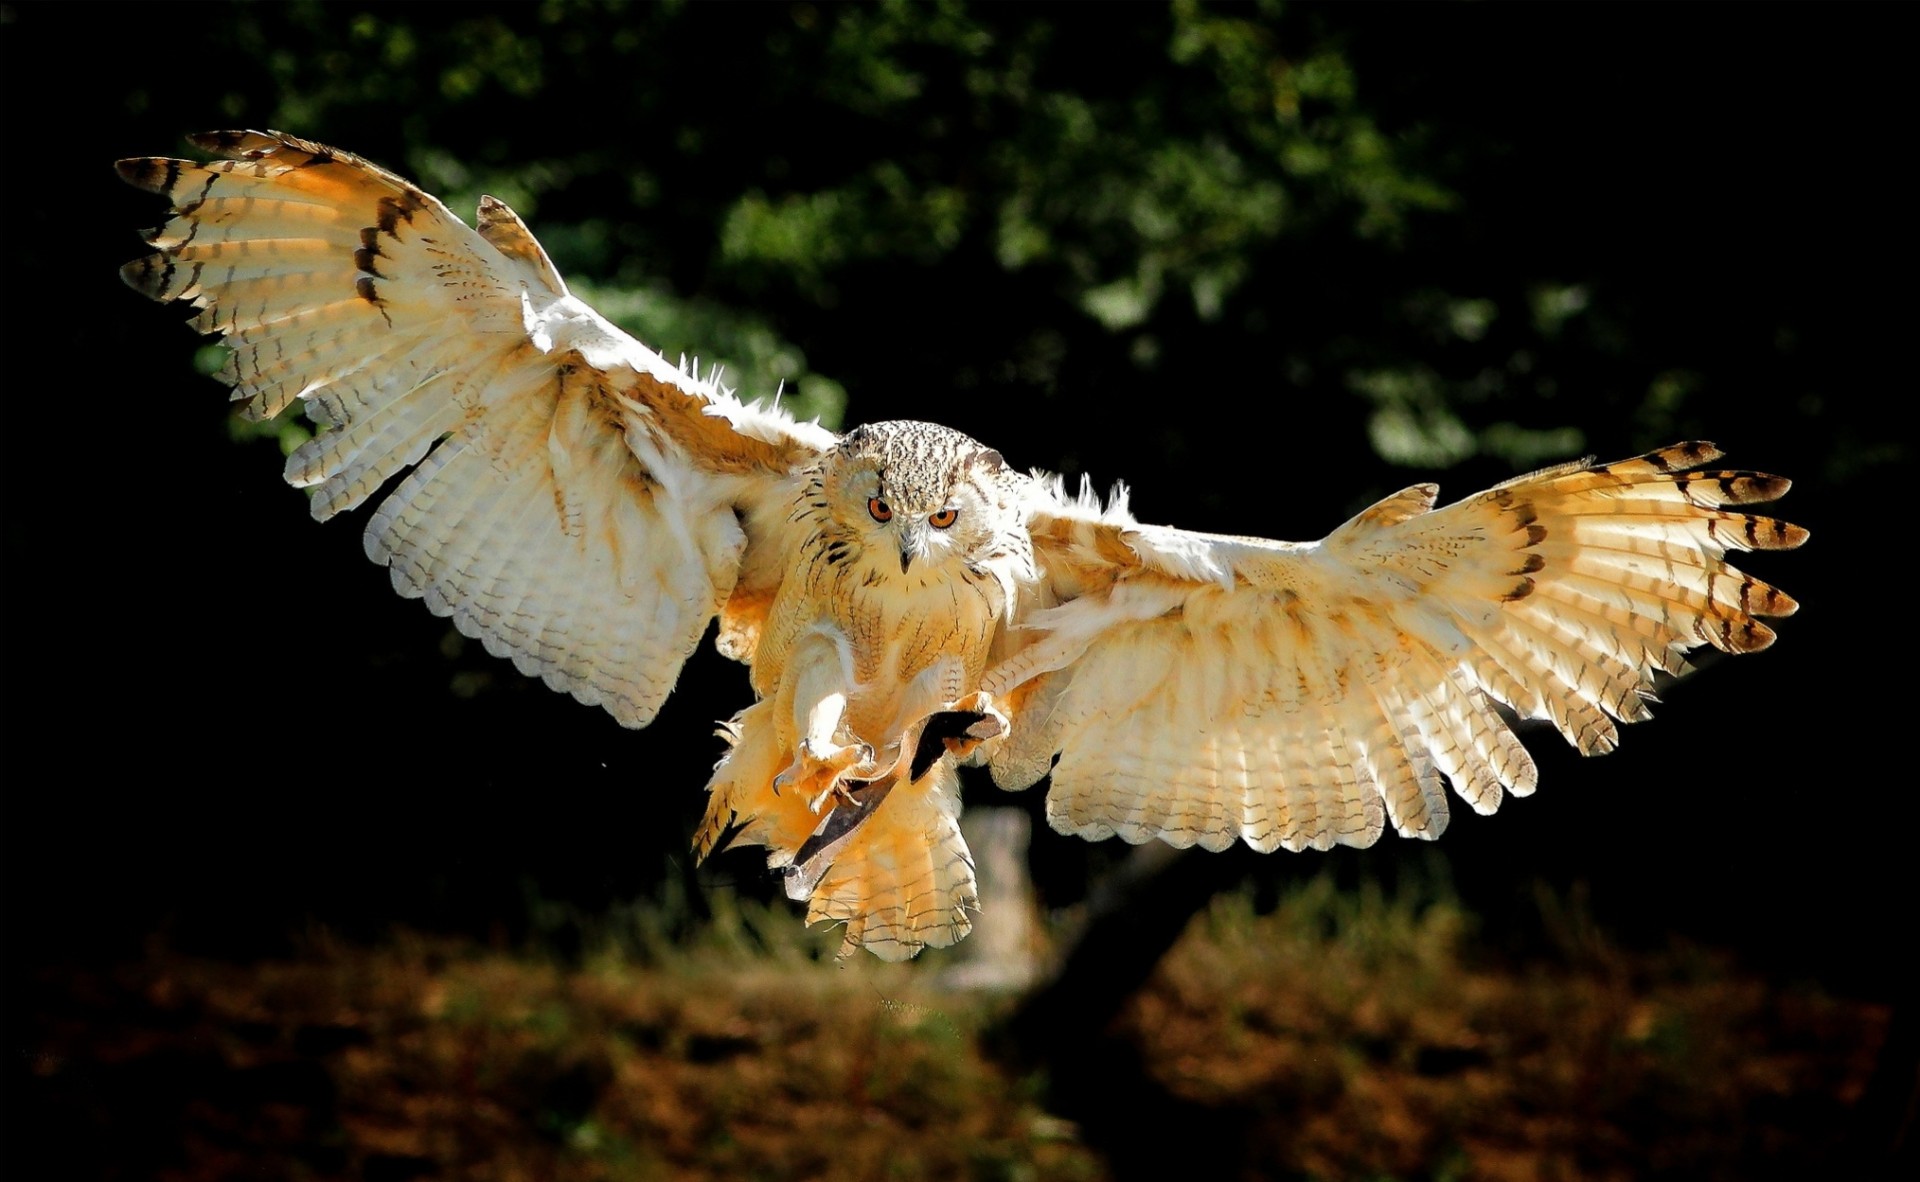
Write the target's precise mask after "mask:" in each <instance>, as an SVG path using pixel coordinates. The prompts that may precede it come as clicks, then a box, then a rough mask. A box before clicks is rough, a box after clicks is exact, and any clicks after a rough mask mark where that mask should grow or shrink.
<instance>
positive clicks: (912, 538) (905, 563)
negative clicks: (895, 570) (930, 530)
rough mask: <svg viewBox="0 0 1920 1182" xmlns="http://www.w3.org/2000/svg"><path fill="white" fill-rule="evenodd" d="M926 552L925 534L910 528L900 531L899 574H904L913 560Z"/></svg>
mask: <svg viewBox="0 0 1920 1182" xmlns="http://www.w3.org/2000/svg"><path fill="white" fill-rule="evenodd" d="M926 551H927V538H926V534H925V533H924V532H923V531H921V530H917V529H914V528H913V527H911V526H908V527H907V528H905V529H903V530H901V531H900V573H901V574H903V575H904V574H906V573H907V568H908V567H910V566H912V565H913V560H914V559H915V558H918V557H920V556H922V555H924V554H925V553H926Z"/></svg>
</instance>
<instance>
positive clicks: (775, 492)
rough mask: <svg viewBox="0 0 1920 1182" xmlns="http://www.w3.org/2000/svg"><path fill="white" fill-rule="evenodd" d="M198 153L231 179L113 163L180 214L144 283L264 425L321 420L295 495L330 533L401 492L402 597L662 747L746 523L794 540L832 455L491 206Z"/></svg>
mask: <svg viewBox="0 0 1920 1182" xmlns="http://www.w3.org/2000/svg"><path fill="white" fill-rule="evenodd" d="M194 143H195V144H196V145H197V146H199V147H200V148H202V149H204V150H206V151H207V152H209V153H211V154H213V155H215V156H219V157H222V159H217V160H214V161H212V162H210V163H204V164H202V163H194V162H191V161H185V160H167V159H139V160H127V161H122V162H121V163H120V166H119V169H120V174H121V176H122V177H123V178H125V179H126V180H127V181H129V182H130V183H132V184H135V185H137V186H139V187H141V188H144V189H147V190H149V191H151V192H155V193H158V194H161V195H162V196H164V197H166V198H167V199H168V200H169V201H170V202H171V203H172V205H173V207H174V208H173V211H172V214H171V216H170V217H169V219H168V220H167V222H166V224H165V225H163V226H161V227H160V228H159V229H158V230H155V231H154V232H153V233H152V234H150V235H149V236H148V241H149V242H150V243H151V244H152V245H153V246H154V248H155V251H156V252H155V253H153V254H150V255H147V256H145V257H144V258H140V259H136V260H134V261H133V262H131V263H129V264H127V266H126V267H124V268H123V269H122V272H121V273H122V275H123V277H124V278H125V279H126V280H127V282H128V283H129V284H130V285H132V286H133V287H134V288H135V289H136V290H138V291H140V292H142V293H144V294H146V295H148V296H150V297H152V298H154V299H156V300H162V301H168V300H186V301H189V302H191V303H192V304H193V305H194V306H195V307H196V308H198V309H199V313H198V315H197V316H196V317H195V319H194V321H193V324H194V327H195V328H197V329H198V330H200V331H201V332H206V333H216V334H219V335H220V336H221V337H222V339H223V343H224V344H225V345H226V346H227V347H228V349H229V350H231V353H230V356H229V358H228V360H227V362H226V364H225V365H224V366H223V367H222V369H221V371H220V375H219V376H220V377H221V378H222V380H224V381H226V382H227V383H228V384H229V385H230V386H232V387H233V396H234V398H235V399H236V400H237V401H241V402H243V403H245V406H244V408H243V413H245V414H247V415H248V416H249V417H252V418H269V417H272V416H274V415H276V414H278V413H280V412H281V411H282V410H284V409H285V408H286V407H287V406H289V405H291V404H292V403H293V402H294V401H296V400H298V401H299V402H301V403H302V405H303V408H304V410H305V412H306V413H307V415H308V417H309V418H311V419H312V420H313V421H314V423H315V424H316V425H317V426H318V427H319V428H321V430H320V431H319V433H318V434H317V435H316V436H315V437H314V438H313V439H312V440H311V441H310V442H308V443H306V444H305V445H304V446H302V447H300V448H299V449H297V450H296V451H295V452H294V454H293V455H292V456H290V457H289V458H288V461H287V468H286V477H287V480H288V481H289V482H290V483H293V484H295V485H298V486H301V487H306V488H310V489H311V490H312V501H311V508H312V511H313V515H314V516H315V517H317V518H321V519H325V518H327V517H331V516H333V515H334V514H336V513H340V512H343V511H345V510H349V509H352V508H355V507H357V506H359V505H360V504H362V503H364V502H366V501H367V500H369V499H371V498H373V497H374V496H376V495H377V494H378V492H379V490H380V489H382V488H383V487H386V486H387V485H388V484H389V483H390V482H392V481H393V480H394V479H395V478H396V477H397V476H399V475H400V474H401V473H402V472H406V473H407V475H405V476H404V477H403V478H401V479H400V480H399V483H398V485H397V486H396V487H394V489H393V491H392V492H390V493H389V494H388V495H387V498H386V500H385V501H384V502H383V503H382V504H381V505H380V506H379V508H378V509H377V510H376V511H375V512H374V514H373V516H372V518H371V520H370V521H369V523H368V526H367V533H366V549H367V554H368V556H369V557H370V558H372V559H373V560H374V561H375V562H379V563H383V564H385V565H387V566H388V567H389V568H390V569H391V573H392V577H393V583H394V587H395V589H396V590H398V591H399V592H400V593H401V594H402V595H406V596H409V597H415V598H420V599H423V600H425V602H426V604H427V606H428V607H429V608H430V609H431V610H432V611H434V612H435V613H436V614H439V615H443V616H450V617H452V619H453V621H454V623H455V625H456V626H457V627H458V628H459V629H460V630H461V631H462V632H463V633H465V634H467V635H469V636H474V637H477V638H478V639H480V640H481V641H482V643H483V644H484V645H485V646H486V648H487V650H488V651H489V652H491V653H494V654H496V655H499V656H504V657H508V658H510V659H511V660H513V661H514V663H515V664H516V666H518V667H519V668H520V669H521V670H523V671H524V672H526V673H528V674H530V675H533V676H538V677H541V678H543V679H545V680H546V681H547V683H548V684H549V685H552V686H553V687H554V688H556V689H560V690H563V691H565V692H567V693H571V694H572V695H574V696H575V697H577V698H579V699H580V700H581V701H583V702H588V703H591V704H599V705H604V706H605V707H606V708H607V709H608V710H609V711H610V712H611V713H612V714H613V715H614V716H615V717H616V718H617V719H619V721H621V722H622V723H624V724H626V725H629V726H640V725H645V723H646V722H648V721H649V720H650V719H651V718H652V717H653V715H654V713H655V712H656V711H657V710H658V709H659V707H660V704H661V702H662V701H663V700H664V699H665V697H666V695H667V692H668V691H669V690H670V689H671V688H672V685H673V682H674V681H675V679H676V678H677V677H678V674H679V669H680V666H681V664H682V663H683V662H684V660H685V658H686V656H687V654H688V653H689V652H690V651H691V650H692V649H693V647H694V646H695V645H696V644H697V643H698V641H699V638H700V635H701V633H702V632H703V631H704V630H705V628H706V625H707V622H708V621H709V620H710V619H712V617H713V616H714V614H715V613H716V612H717V611H718V610H719V609H720V607H721V606H722V605H723V604H724V603H726V601H727V599H728V597H729V596H730V595H731V594H732V592H733V590H734V587H735V583H736V579H737V575H738V572H739V570H740V567H741V564H742V560H743V554H744V552H745V550H746V548H747V547H748V545H749V543H750V539H749V538H748V536H747V533H746V532H745V530H744V529H743V526H742V524H741V523H742V522H743V521H747V522H752V523H756V524H755V526H754V528H756V529H764V528H765V526H766V524H767V523H777V522H780V521H783V520H784V515H783V514H782V513H780V512H778V511H774V510H773V509H770V506H774V507H777V506H781V505H784V504H785V502H786V501H787V500H788V499H790V498H791V496H792V495H793V493H794V491H796V490H797V488H798V486H799V485H798V481H799V476H798V473H799V472H800V471H801V470H803V469H804V468H805V467H806V466H807V465H808V464H810V463H812V462H813V461H814V460H815V459H816V458H817V457H818V455H819V454H820V452H821V451H822V450H823V449H824V448H826V447H828V446H830V445H831V444H832V442H833V436H832V434H831V433H829V432H827V431H824V430H822V429H820V428H818V427H815V426H812V425H808V424H797V423H794V422H793V421H792V420H791V419H789V418H788V417H787V416H785V415H783V414H780V413H779V412H778V411H772V410H765V409H761V408H756V407H749V406H745V405H742V404H741V403H739V402H738V401H736V400H735V399H734V398H733V397H732V395H731V394H730V393H729V392H727V391H725V390H723V389H721V388H720V387H719V386H717V385H715V384H714V383H713V382H711V381H702V380H700V379H699V378H697V377H696V376H695V375H693V374H690V373H687V372H683V371H682V370H680V369H678V368H677V367H674V366H672V365H669V364H667V363H666V362H665V361H664V360H662V359H661V358H660V357H659V355H658V354H656V353H654V352H652V351H651V350H649V349H647V348H646V347H645V346H643V345H641V344H640V343H639V342H637V341H635V340H633V339H632V338H631V337H628V336H627V335H626V334H625V333H622V332H621V331H620V330H619V329H617V328H615V327H614V326H613V325H611V324H609V323H608V322H607V321H605V320H604V319H602V318H601V317H600V316H599V315H597V314H596V313H594V312H593V310H592V309H590V308H588V307H587V306H586V305H584V304H582V303H581V302H580V301H578V300H576V299H574V298H573V297H572V296H571V295H570V294H569V293H568V292H567V289H566V285H565V283H564V282H563V281H562V280H561V278H560V276H559V275H558V273H557V272H555V271H554V269H553V265H552V263H551V262H550V261H549V260H548V259H547V257H546V252H545V251H544V250H542V249H541V248H540V245H539V243H538V242H536V241H535V240H534V239H533V236H532V235H531V234H530V233H529V232H528V231H527V229H526V227H525V225H524V224H523V223H522V222H521V221H520V219H519V218H518V217H516V216H515V215H514V213H513V212H512V211H511V210H509V209H507V207H506V206H504V205H502V204H501V203H499V202H498V201H495V200H493V199H492V198H487V199H484V200H483V201H482V203H481V207H480V211H479V217H478V226H479V229H478V230H477V231H476V230H474V229H472V228H469V227H468V226H467V225H466V224H465V223H463V222H461V221H460V220H459V219H458V218H456V217H455V216H454V215H453V214H452V213H451V212H450V211H449V210H448V209H447V208H446V207H445V206H444V205H442V204H441V203H440V202H439V201H437V200H435V199H434V198H433V197H431V196H429V195H428V194H426V193H425V192H422V191H421V190H420V189H418V188H416V187H415V186H413V185H411V184H409V183H408V182H407V181H405V180H402V179H401V178H400V177H398V176H395V175H394V174H392V173H390V172H387V171H385V170H384V169H381V168H379V167H377V166H375V165H373V164H370V163H368V162H366V161H364V160H361V159H358V158H357V157H354V156H351V155H348V154H347V153H344V152H340V151H338V150H335V149H332V148H328V147H325V146H323V145H320V144H314V143H310V142H307V141H304V140H299V139H295V138H293V137H291V136H286V135H281V134H279V133H276V132H216V133H211V134H209V135H205V136H198V137H194ZM409 469H411V471H408V470H409ZM762 540H765V539H764V538H763V539H762ZM766 565H767V564H764V563H762V564H760V565H759V567H757V568H756V569H764V568H765V567H766ZM754 594H755V596H756V597H757V598H756V600H755V601H756V602H764V601H767V600H770V599H771V598H772V594H771V590H770V589H769V588H766V587H756V588H754ZM733 647H734V649H735V650H736V651H735V653H734V655H739V656H750V655H751V646H750V645H743V644H735V645H734V646H733Z"/></svg>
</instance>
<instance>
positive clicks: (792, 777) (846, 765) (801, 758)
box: [773, 739, 880, 813]
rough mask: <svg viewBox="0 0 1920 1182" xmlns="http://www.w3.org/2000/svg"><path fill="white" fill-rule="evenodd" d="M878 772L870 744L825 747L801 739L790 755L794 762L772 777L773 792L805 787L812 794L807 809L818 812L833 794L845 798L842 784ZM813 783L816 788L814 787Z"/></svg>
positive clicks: (808, 798)
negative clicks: (797, 786) (816, 785)
mask: <svg viewBox="0 0 1920 1182" xmlns="http://www.w3.org/2000/svg"><path fill="white" fill-rule="evenodd" d="M879 770H880V768H879V765H878V764H877V763H875V762H874V752H873V745H872V744H870V743H862V742H855V743H848V744H845V745H842V746H827V745H824V744H818V743H815V742H814V741H813V740H811V739H802V740H800V744H799V749H798V750H796V751H795V752H794V753H793V762H792V763H790V764H788V765H787V768H786V770H785V771H783V772H781V773H780V774H779V775H777V776H775V777H774V778H773V790H774V791H775V792H782V791H785V790H786V789H788V788H791V787H794V786H796V785H806V786H807V787H806V788H805V789H804V790H805V791H809V792H811V793H812V794H811V795H810V796H808V797H807V807H809V808H811V809H812V810H813V811H814V812H816V813H817V812H819V811H820V810H821V809H823V808H825V807H826V803H827V801H828V799H829V798H831V797H832V796H834V794H835V793H836V792H837V793H839V795H840V796H842V797H845V796H846V790H845V788H844V787H843V786H842V785H843V783H844V781H847V780H862V779H866V778H868V777H870V776H873V775H875V774H877V773H878V772H879ZM815 784H818V785H819V787H818V788H814V787H813V785H815Z"/></svg>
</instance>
